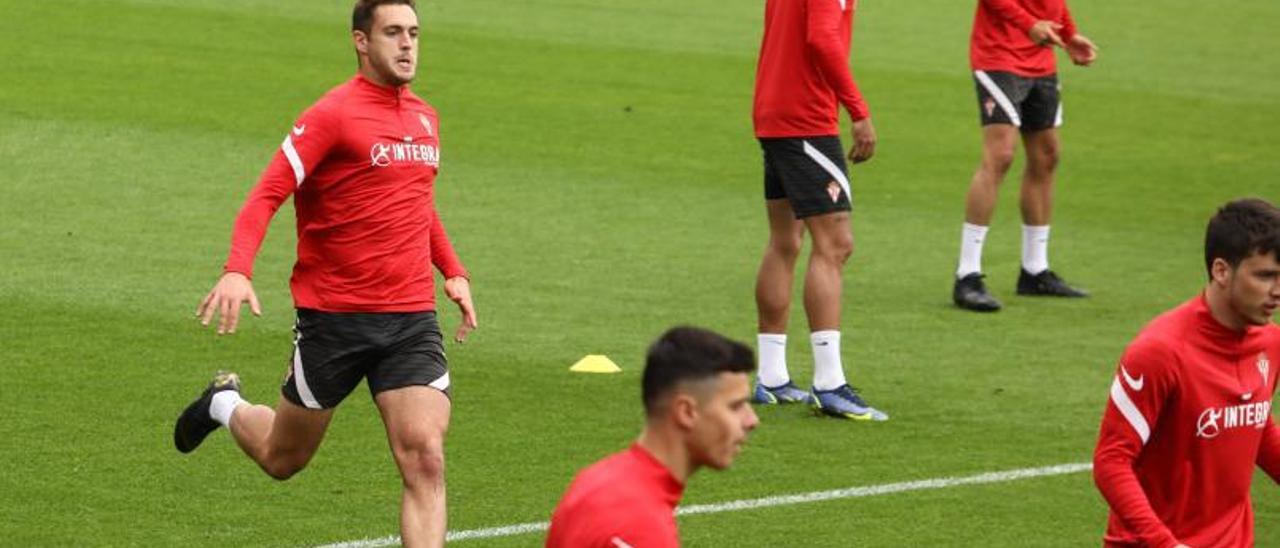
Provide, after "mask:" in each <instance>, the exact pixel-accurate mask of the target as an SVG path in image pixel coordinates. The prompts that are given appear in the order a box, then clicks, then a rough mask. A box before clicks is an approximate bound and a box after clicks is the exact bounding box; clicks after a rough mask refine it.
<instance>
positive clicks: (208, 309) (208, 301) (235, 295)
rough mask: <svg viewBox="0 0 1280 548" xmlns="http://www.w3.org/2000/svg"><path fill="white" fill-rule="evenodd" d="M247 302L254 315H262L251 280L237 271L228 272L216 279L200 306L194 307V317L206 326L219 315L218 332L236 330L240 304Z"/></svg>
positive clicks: (220, 333) (222, 333)
mask: <svg viewBox="0 0 1280 548" xmlns="http://www.w3.org/2000/svg"><path fill="white" fill-rule="evenodd" d="M245 302H248V303H249V309H250V310H252V311H253V315H254V316H261V315H262V306H261V305H259V304H258V295H256V294H255V293H254V292H253V282H250V281H249V278H248V277H247V276H245V275H244V274H241V273H239V272H228V273H226V274H223V275H222V277H221V278H219V279H218V283H216V284H214V286H213V289H212V290H210V291H209V294H208V295H205V296H204V300H202V301H200V306H199V307H197V308H196V317H197V318H199V319H200V325H204V326H207V325H209V322H211V321H213V319H214V316H215V315H217V316H219V321H218V334H219V335H225V334H230V333H235V332H236V326H237V325H239V323H240V305H242V304H244V303H245Z"/></svg>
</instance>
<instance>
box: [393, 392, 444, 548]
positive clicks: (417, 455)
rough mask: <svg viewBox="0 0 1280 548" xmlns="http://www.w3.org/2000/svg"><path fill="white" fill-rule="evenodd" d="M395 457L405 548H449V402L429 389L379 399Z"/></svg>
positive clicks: (442, 394)
mask: <svg viewBox="0 0 1280 548" xmlns="http://www.w3.org/2000/svg"><path fill="white" fill-rule="evenodd" d="M375 401H376V402H377V404H378V410H379V411H380V412H381V413H382V422H383V424H385V425H386V428H387V441H388V443H389V444H390V445H391V454H392V455H393V456H394V457H395V460H396V466H397V467H398V468H399V469H400V477H401V478H402V479H403V482H404V492H403V495H402V496H401V507H400V539H401V542H402V543H403V544H404V546H405V547H406V548H417V547H422V546H429V547H438V546H444V537H445V525H446V523H445V522H446V520H445V517H446V516H445V483H444V436H445V433H446V432H447V431H448V429H449V412H450V403H449V398H448V397H447V396H445V395H444V393H443V392H440V391H439V390H436V389H435V388H431V387H427V386H407V387H404V388H397V389H395V390H388V391H386V392H382V393H380V394H378V396H377V397H376V398H375Z"/></svg>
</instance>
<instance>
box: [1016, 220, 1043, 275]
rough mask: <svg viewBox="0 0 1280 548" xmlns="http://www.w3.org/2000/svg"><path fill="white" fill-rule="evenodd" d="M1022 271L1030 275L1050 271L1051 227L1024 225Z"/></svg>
mask: <svg viewBox="0 0 1280 548" xmlns="http://www.w3.org/2000/svg"><path fill="white" fill-rule="evenodd" d="M1022 269H1023V270H1026V271H1027V273H1028V274H1039V273H1041V272H1044V271H1046V270H1049V225H1044V226H1030V225H1022Z"/></svg>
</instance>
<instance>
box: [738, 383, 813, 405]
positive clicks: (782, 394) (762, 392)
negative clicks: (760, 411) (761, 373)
mask: <svg viewBox="0 0 1280 548" xmlns="http://www.w3.org/2000/svg"><path fill="white" fill-rule="evenodd" d="M809 398H810V396H809V393H808V392H805V391H804V390H801V389H800V387H799V386H796V383H794V382H791V381H787V384H784V385H782V386H776V387H773V388H770V387H768V386H765V385H764V384H762V383H759V382H757V383H756V390H755V392H754V393H752V394H751V401H753V402H755V403H758V404H763V405H778V404H781V403H809Z"/></svg>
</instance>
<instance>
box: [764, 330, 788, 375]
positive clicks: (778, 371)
mask: <svg viewBox="0 0 1280 548" xmlns="http://www.w3.org/2000/svg"><path fill="white" fill-rule="evenodd" d="M756 348H757V349H758V350H759V360H760V370H759V371H758V372H757V373H756V378H757V379H758V380H759V381H760V384H763V385H765V386H767V387H769V388H777V387H779V386H782V385H784V384H787V383H788V382H791V375H790V374H788V373H787V336H786V335H785V334H778V333H759V334H757V335H756Z"/></svg>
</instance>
